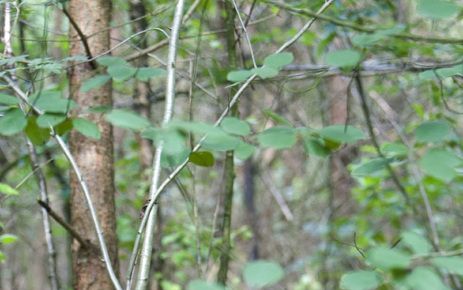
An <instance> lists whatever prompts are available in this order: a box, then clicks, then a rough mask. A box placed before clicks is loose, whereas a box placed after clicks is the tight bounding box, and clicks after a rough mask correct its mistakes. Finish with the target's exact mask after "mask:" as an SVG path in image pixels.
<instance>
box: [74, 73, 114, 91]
mask: <svg viewBox="0 0 463 290" xmlns="http://www.w3.org/2000/svg"><path fill="white" fill-rule="evenodd" d="M110 79H111V77H110V76H108V75H97V76H94V77H92V78H89V79H88V80H85V81H84V82H83V83H82V86H80V91H81V92H83V93H86V92H88V91H91V90H94V89H98V88H100V87H102V86H104V84H106V83H107V82H108V81H109V80H110Z"/></svg>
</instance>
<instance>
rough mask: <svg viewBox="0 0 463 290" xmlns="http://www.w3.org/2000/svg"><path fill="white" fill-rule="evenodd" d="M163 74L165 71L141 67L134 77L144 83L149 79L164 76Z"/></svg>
mask: <svg viewBox="0 0 463 290" xmlns="http://www.w3.org/2000/svg"><path fill="white" fill-rule="evenodd" d="M165 74H166V70H164V69H162V68H156V67H141V68H139V69H138V70H137V73H136V75H135V77H136V78H137V79H138V80H140V81H142V82H146V81H148V80H149V79H151V78H154V77H160V76H164V75H165Z"/></svg>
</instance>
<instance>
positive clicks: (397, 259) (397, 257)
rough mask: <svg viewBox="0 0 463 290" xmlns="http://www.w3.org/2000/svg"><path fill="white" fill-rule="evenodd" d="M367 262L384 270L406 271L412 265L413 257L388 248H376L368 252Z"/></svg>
mask: <svg viewBox="0 0 463 290" xmlns="http://www.w3.org/2000/svg"><path fill="white" fill-rule="evenodd" d="M367 261H368V262H369V263H370V264H372V265H373V266H375V267H378V268H380V269H383V270H389V269H404V268H407V267H408V266H409V265H410V261H411V257H410V256H408V255H407V254H405V253H403V252H401V251H399V250H397V249H391V248H387V247H376V248H373V249H371V250H369V251H368V253H367Z"/></svg>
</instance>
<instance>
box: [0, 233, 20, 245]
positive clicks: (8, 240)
mask: <svg viewBox="0 0 463 290" xmlns="http://www.w3.org/2000/svg"><path fill="white" fill-rule="evenodd" d="M17 240H18V237H17V236H15V235H12V234H3V235H1V236H0V244H3V245H9V244H13V243H15V242H16V241H17Z"/></svg>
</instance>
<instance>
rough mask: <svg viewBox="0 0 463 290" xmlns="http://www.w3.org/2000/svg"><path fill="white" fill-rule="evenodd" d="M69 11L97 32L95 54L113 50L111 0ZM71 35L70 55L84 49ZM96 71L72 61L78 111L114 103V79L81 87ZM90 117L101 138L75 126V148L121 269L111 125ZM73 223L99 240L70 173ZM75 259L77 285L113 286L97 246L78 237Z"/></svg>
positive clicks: (74, 2) (76, 4) (73, 4)
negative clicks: (90, 246) (89, 88)
mask: <svg viewBox="0 0 463 290" xmlns="http://www.w3.org/2000/svg"><path fill="white" fill-rule="evenodd" d="M69 13H70V15H71V17H72V19H73V20H74V21H75V23H76V24H77V25H78V26H79V28H80V30H81V31H82V32H83V34H84V35H91V34H94V33H95V35H93V36H92V37H91V38H89V39H88V45H89V48H90V51H91V53H92V54H93V55H97V54H100V53H102V52H105V51H107V50H108V49H109V30H105V29H106V28H107V27H109V20H110V14H111V2H110V1H104V0H95V1H83V0H71V1H70V2H69ZM70 37H71V39H72V40H74V41H73V42H71V43H72V46H71V54H72V55H82V54H86V53H85V50H84V46H83V42H82V41H75V40H80V37H79V36H78V35H77V33H76V31H75V30H74V29H73V28H71V32H70ZM94 73H95V70H94V69H92V67H91V65H90V63H86V64H84V65H77V66H73V67H72V68H71V70H70V72H69V79H70V92H71V97H72V99H74V100H75V101H76V102H77V103H78V104H79V108H80V110H86V109H88V108H89V107H93V106H101V105H106V106H111V105H112V97H111V85H110V84H107V85H106V86H104V87H102V88H101V89H98V90H93V91H91V92H88V93H81V92H79V87H80V85H81V83H82V81H83V80H85V79H87V78H89V77H91V76H93V75H94ZM89 119H90V120H92V121H93V122H95V123H96V124H97V125H98V127H99V129H100V131H101V139H100V140H93V139H88V138H86V137H84V136H83V135H81V134H79V133H78V132H75V131H73V132H72V134H71V136H70V145H71V151H72V154H73V155H74V156H75V158H76V161H77V164H78V166H79V167H80V168H81V170H82V173H83V175H84V178H85V179H86V181H87V183H88V186H89V189H90V192H91V193H92V198H93V202H94V205H95V208H96V210H97V213H98V217H99V219H100V223H101V227H102V230H103V233H104V237H105V239H106V243H107V245H108V250H109V254H110V255H111V259H112V263H113V265H114V267H115V269H118V259H117V239H116V217H115V203H114V192H115V189H114V167H113V133H112V127H111V126H110V125H109V124H108V123H107V122H106V121H104V119H103V117H102V116H101V115H98V114H92V115H91V116H89ZM71 223H72V226H73V227H74V229H76V230H77V231H78V232H79V233H80V234H81V235H82V236H83V237H84V238H86V239H89V240H90V241H91V242H92V243H93V244H95V245H97V238H96V234H95V229H94V227H93V224H92V222H91V220H90V214H89V210H88V208H87V206H86V204H85V201H84V195H83V193H82V191H81V189H80V186H79V183H78V180H77V178H76V176H75V175H74V174H72V173H71ZM72 258H73V263H72V266H73V272H74V283H73V284H74V289H78V290H84V289H85V290H87V289H88V290H90V289H92V290H105V289H113V286H112V283H111V280H110V278H109V276H108V274H107V271H106V269H105V266H104V263H103V261H102V260H101V258H100V251H99V250H92V249H87V248H85V247H82V246H81V245H80V244H79V243H78V242H77V241H74V242H73V244H72ZM116 271H117V270H116Z"/></svg>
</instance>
